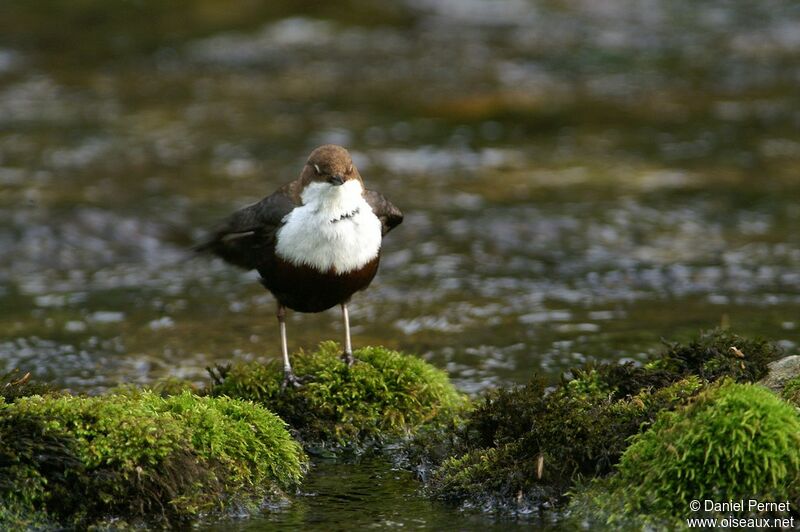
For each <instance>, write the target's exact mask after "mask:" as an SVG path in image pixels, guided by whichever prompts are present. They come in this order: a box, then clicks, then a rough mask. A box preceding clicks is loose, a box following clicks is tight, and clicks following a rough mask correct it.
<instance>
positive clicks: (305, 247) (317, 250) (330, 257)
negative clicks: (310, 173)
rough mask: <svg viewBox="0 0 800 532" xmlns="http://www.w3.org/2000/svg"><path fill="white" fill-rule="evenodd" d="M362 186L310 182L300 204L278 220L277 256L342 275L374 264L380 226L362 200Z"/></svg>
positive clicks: (378, 245)
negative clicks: (279, 221)
mask: <svg viewBox="0 0 800 532" xmlns="http://www.w3.org/2000/svg"><path fill="white" fill-rule="evenodd" d="M363 190H364V189H363V188H362V186H361V183H359V182H358V181H357V180H351V181H347V182H346V183H345V184H343V185H340V186H333V185H330V184H328V183H311V184H309V185H308V186H307V187H306V188H305V189H304V190H303V193H302V195H301V199H302V201H303V205H301V206H300V207H297V208H295V209H294V210H292V212H290V213H289V214H287V215H286V217H285V218H284V219H283V222H284V225H283V227H281V228H280V229H279V230H278V234H277V243H276V246H275V252H276V254H277V255H278V256H279V257H281V258H282V259H284V260H287V261H289V262H291V263H292V264H296V265H298V266H300V265H306V266H311V267H313V268H315V269H317V270H320V271H328V270H331V269H334V270H335V271H336V272H337V273H347V272H350V271H353V270H357V269H358V268H361V267H362V266H364V265H365V264H367V263H368V262H370V261H371V260H373V259H374V258H375V257H376V256H377V255H378V252H379V251H380V249H381V222H380V220H378V217H377V216H375V213H373V212H372V209H371V208H370V206H369V204H368V203H367V202H366V200H364V198H363V196H362V195H361V193H362V192H363Z"/></svg>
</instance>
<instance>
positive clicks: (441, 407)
mask: <svg viewBox="0 0 800 532" xmlns="http://www.w3.org/2000/svg"><path fill="white" fill-rule="evenodd" d="M340 354H341V349H340V348H339V347H338V346H337V345H336V344H335V343H334V342H326V343H323V344H321V345H320V348H319V350H318V351H317V352H315V353H303V352H300V353H298V354H296V355H294V356H293V357H292V362H293V364H294V370H295V373H296V374H297V375H299V376H300V377H301V378H303V379H304V384H303V386H302V387H300V388H291V387H290V388H287V389H285V390H282V389H281V382H282V380H283V370H282V368H281V366H279V365H278V364H277V363H271V364H267V365H264V364H259V363H250V364H242V365H237V366H233V367H232V368H230V369H225V370H222V372H221V374H220V375H219V376H218V377H217V384H216V385H215V386H213V388H212V389H211V393H212V395H215V396H220V395H227V396H230V397H236V398H242V399H249V400H252V401H256V402H258V403H261V404H263V405H265V406H266V407H267V408H269V409H270V410H272V411H273V412H276V413H277V414H278V415H280V416H281V418H283V419H284V420H286V422H287V423H289V425H291V426H292V427H293V428H294V429H295V430H296V431H297V433H298V434H299V436H300V437H301V439H302V440H303V441H304V442H306V444H307V445H309V446H324V447H355V448H358V447H363V446H364V445H367V444H370V443H373V442H376V441H379V440H383V439H386V438H392V437H398V436H403V435H406V434H408V433H410V432H412V431H414V430H416V429H417V428H419V427H420V426H422V425H423V424H426V423H429V422H432V421H434V420H437V419H440V418H441V417H443V416H444V417H446V416H447V414H448V413H452V412H456V411H457V410H459V409H460V408H461V407H463V405H464V403H465V399H464V397H463V396H462V395H461V394H459V393H458V392H457V391H456V390H455V388H454V387H453V385H452V384H451V383H450V381H449V379H448V377H447V374H446V373H444V372H443V371H440V370H438V369H436V368H434V367H433V366H431V365H430V364H428V363H426V362H424V361H423V360H420V359H418V358H415V357H412V356H407V355H403V354H401V353H398V352H396V351H391V350H388V349H384V348H380V347H367V348H364V349H359V350H356V352H355V357H356V359H357V362H356V364H354V365H353V366H352V367H348V366H347V365H346V364H345V363H343V362H342V360H341V358H340Z"/></svg>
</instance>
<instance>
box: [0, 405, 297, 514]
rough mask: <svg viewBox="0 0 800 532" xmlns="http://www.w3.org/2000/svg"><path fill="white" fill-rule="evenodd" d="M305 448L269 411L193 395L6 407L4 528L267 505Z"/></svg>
mask: <svg viewBox="0 0 800 532" xmlns="http://www.w3.org/2000/svg"><path fill="white" fill-rule="evenodd" d="M305 463H306V459H305V455H304V454H303V452H302V449H301V448H300V446H299V445H298V444H297V443H296V442H295V441H294V440H292V438H291V436H290V435H289V433H288V431H287V430H286V427H285V424H284V423H283V421H281V419H280V418H278V417H277V416H276V415H275V414H273V413H271V412H269V411H267V410H266V409H264V408H262V407H260V406H257V405H254V404H252V403H248V402H245V401H238V400H235V399H229V398H225V397H219V398H211V397H198V396H196V395H193V394H191V393H188V392H184V393H181V394H179V395H175V396H172V397H167V398H162V397H160V396H158V395H156V394H154V393H152V392H147V391H138V392H137V391H132V390H128V392H127V393H126V394H112V395H107V396H101V397H76V396H72V395H48V396H37V395H34V396H29V397H22V398H19V399H17V400H16V401H14V402H13V403H2V404H0V465H2V467H0V528H3V529H18V528H27V527H29V526H38V525H41V524H43V523H47V524H49V525H50V526H56V527H75V528H84V527H87V526H90V525H95V524H102V523H107V522H111V521H117V520H121V521H122V522H126V523H130V524H133V525H139V524H141V525H147V526H153V525H155V526H170V527H173V526H177V525H179V524H183V523H187V522H190V521H193V520H196V519H198V518H200V517H203V516H206V515H210V514H211V515H213V514H219V513H224V512H225V511H226V510H227V509H229V508H232V507H236V509H237V510H241V509H248V508H249V509H252V510H255V509H257V508H259V507H260V506H261V505H262V504H263V503H264V502H265V501H268V500H270V499H273V498H280V497H282V496H283V493H284V492H285V491H286V490H289V489H292V488H293V487H294V486H295V485H296V484H297V483H298V482H299V481H300V480H301V478H302V476H303V473H304V470H305Z"/></svg>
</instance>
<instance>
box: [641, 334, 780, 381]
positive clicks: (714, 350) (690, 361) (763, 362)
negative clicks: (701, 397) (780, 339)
mask: <svg viewBox="0 0 800 532" xmlns="http://www.w3.org/2000/svg"><path fill="white" fill-rule="evenodd" d="M781 357H783V350H782V349H781V348H780V347H779V346H778V345H776V344H773V343H771V342H768V341H766V340H764V339H750V338H745V337H742V336H739V335H737V334H734V333H733V332H731V331H730V330H728V329H715V330H713V331H707V332H705V333H703V334H701V335H700V337H699V338H697V339H695V340H692V341H691V342H689V343H688V344H679V343H671V344H667V350H666V352H665V353H663V354H662V355H661V357H660V358H658V359H657V360H656V361H654V362H653V363H651V364H650V365H649V366H648V367H649V369H661V370H664V371H667V372H670V373H673V374H681V375H686V374H691V375H697V376H699V377H701V378H702V379H704V380H707V381H714V380H717V379H719V378H722V377H728V378H732V379H734V380H736V381H737V382H755V381H757V380H759V379H760V378H762V377H764V376H765V375H766V374H767V372H768V367H767V365H768V364H769V363H770V362H772V361H773V360H777V359H779V358H781Z"/></svg>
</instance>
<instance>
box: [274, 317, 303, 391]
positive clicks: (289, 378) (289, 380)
mask: <svg viewBox="0 0 800 532" xmlns="http://www.w3.org/2000/svg"><path fill="white" fill-rule="evenodd" d="M278 325H279V327H280V330H281V354H283V383H282V384H281V389H285V388H286V387H287V386H294V387H295V388H297V387H299V386H300V380H299V379H298V378H297V377H295V375H294V372H293V371H292V364H291V363H290V362H289V347H288V345H287V342H286V307H284V306H283V305H281V304H280V303H278Z"/></svg>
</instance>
